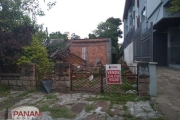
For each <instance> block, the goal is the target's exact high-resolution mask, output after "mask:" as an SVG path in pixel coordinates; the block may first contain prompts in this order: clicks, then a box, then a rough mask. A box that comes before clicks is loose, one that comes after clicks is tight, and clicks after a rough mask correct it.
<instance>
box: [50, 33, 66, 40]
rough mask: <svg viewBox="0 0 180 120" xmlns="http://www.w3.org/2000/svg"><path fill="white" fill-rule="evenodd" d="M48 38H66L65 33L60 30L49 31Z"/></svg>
mask: <svg viewBox="0 0 180 120" xmlns="http://www.w3.org/2000/svg"><path fill="white" fill-rule="evenodd" d="M49 38H50V39H62V40H67V39H68V37H67V35H66V34H62V33H61V32H60V31H57V32H52V33H50V34H49Z"/></svg>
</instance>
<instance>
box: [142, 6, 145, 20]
mask: <svg viewBox="0 0 180 120" xmlns="http://www.w3.org/2000/svg"><path fill="white" fill-rule="evenodd" d="M145 18H146V8H145V7H144V9H143V10H142V12H141V21H144V20H145Z"/></svg>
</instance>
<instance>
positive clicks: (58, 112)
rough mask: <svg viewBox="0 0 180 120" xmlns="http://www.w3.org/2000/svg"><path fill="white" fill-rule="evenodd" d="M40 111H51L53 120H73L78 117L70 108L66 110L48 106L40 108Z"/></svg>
mask: <svg viewBox="0 0 180 120" xmlns="http://www.w3.org/2000/svg"><path fill="white" fill-rule="evenodd" d="M40 111H43V112H45V111H49V112H50V114H51V116H52V117H53V118H71V119H73V118H75V117H76V115H75V114H73V113H72V112H71V111H70V110H69V109H68V108H65V107H60V108H54V107H53V108H51V107H49V106H48V105H43V106H42V107H41V108H40Z"/></svg>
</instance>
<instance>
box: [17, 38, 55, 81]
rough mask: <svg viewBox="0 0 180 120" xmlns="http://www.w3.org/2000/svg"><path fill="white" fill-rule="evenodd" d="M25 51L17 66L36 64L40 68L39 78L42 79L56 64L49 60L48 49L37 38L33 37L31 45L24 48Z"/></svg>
mask: <svg viewBox="0 0 180 120" xmlns="http://www.w3.org/2000/svg"><path fill="white" fill-rule="evenodd" d="M23 50H24V51H23V55H22V56H21V57H20V58H19V59H18V61H17V64H18V65H21V64H23V63H35V64H36V65H37V68H38V77H39V78H42V77H43V76H44V73H45V72H46V71H47V70H49V69H52V67H53V66H54V63H52V62H50V60H49V59H48V53H47V50H46V48H45V47H44V46H42V45H41V43H40V41H39V40H38V39H37V38H36V37H35V36H33V37H32V43H31V45H30V46H26V47H24V48H23Z"/></svg>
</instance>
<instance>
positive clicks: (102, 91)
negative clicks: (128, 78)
mask: <svg viewBox="0 0 180 120" xmlns="http://www.w3.org/2000/svg"><path fill="white" fill-rule="evenodd" d="M102 68H103V66H102V65H101V66H100V75H101V93H104V89H103V70H102Z"/></svg>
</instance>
